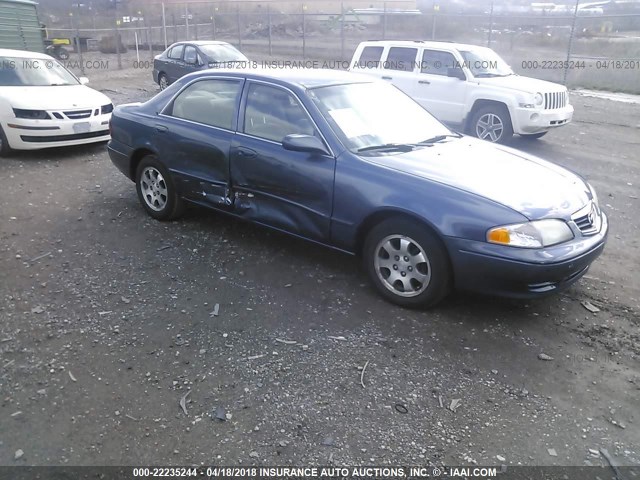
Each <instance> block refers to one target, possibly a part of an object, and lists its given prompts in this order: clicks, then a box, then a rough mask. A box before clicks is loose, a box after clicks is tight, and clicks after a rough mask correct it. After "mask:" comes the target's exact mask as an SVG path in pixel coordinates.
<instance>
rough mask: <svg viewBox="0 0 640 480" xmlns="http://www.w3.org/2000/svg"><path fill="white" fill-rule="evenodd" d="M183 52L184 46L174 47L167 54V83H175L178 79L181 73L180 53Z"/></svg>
mask: <svg viewBox="0 0 640 480" xmlns="http://www.w3.org/2000/svg"><path fill="white" fill-rule="evenodd" d="M183 52H184V45H176V46H175V47H173V48H172V49H171V50H169V53H168V54H167V65H166V74H167V77H168V78H169V83H173V82H175V81H176V80H177V79H179V78H180V77H181V76H182V75H181V71H182V53H183Z"/></svg>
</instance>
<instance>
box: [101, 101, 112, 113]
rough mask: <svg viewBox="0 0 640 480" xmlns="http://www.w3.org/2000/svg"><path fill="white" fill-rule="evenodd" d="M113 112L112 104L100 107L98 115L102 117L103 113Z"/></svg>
mask: <svg viewBox="0 0 640 480" xmlns="http://www.w3.org/2000/svg"><path fill="white" fill-rule="evenodd" d="M111 112H113V103H110V104H109V105H102V108H100V113H101V114H102V115H104V114H105V113H111Z"/></svg>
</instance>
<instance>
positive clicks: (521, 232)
mask: <svg viewBox="0 0 640 480" xmlns="http://www.w3.org/2000/svg"><path fill="white" fill-rule="evenodd" d="M572 238H573V232H572V231H571V229H570V228H569V225H567V223H566V222H565V221H563V220H558V219H548V220H536V221H533V222H526V223H516V224H513V225H502V226H499V227H494V228H492V229H490V230H489V231H488V232H487V242H489V243H498V244H500V245H508V246H510V247H524V248H540V247H549V246H551V245H556V244H558V243H562V242H566V241H567V240H571V239H572Z"/></svg>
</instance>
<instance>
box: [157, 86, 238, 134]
mask: <svg viewBox="0 0 640 480" xmlns="http://www.w3.org/2000/svg"><path fill="white" fill-rule="evenodd" d="M241 89H242V83H241V82H239V81H235V80H220V79H209V80H200V81H198V82H195V83H193V84H191V85H189V86H188V87H187V88H185V89H184V90H183V91H182V93H180V95H178V96H177V97H176V99H175V100H174V101H173V106H172V108H171V113H169V115H171V116H172V117H176V118H182V119H184V120H190V121H192V122H197V123H203V124H205V125H211V126H212V127H218V128H224V129H226V130H232V129H233V123H234V117H235V113H236V105H237V100H238V95H240V91H241Z"/></svg>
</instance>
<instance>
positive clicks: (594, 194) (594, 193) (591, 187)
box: [587, 182, 599, 206]
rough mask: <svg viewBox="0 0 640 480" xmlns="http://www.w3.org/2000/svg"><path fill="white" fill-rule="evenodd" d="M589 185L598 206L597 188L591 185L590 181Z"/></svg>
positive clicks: (594, 201)
mask: <svg viewBox="0 0 640 480" xmlns="http://www.w3.org/2000/svg"><path fill="white" fill-rule="evenodd" d="M587 186H588V187H589V191H590V192H591V199H592V200H593V203H595V204H596V205H597V206H598V205H599V204H598V194H597V193H596V189H595V188H593V185H591V184H590V183H589V182H587Z"/></svg>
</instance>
